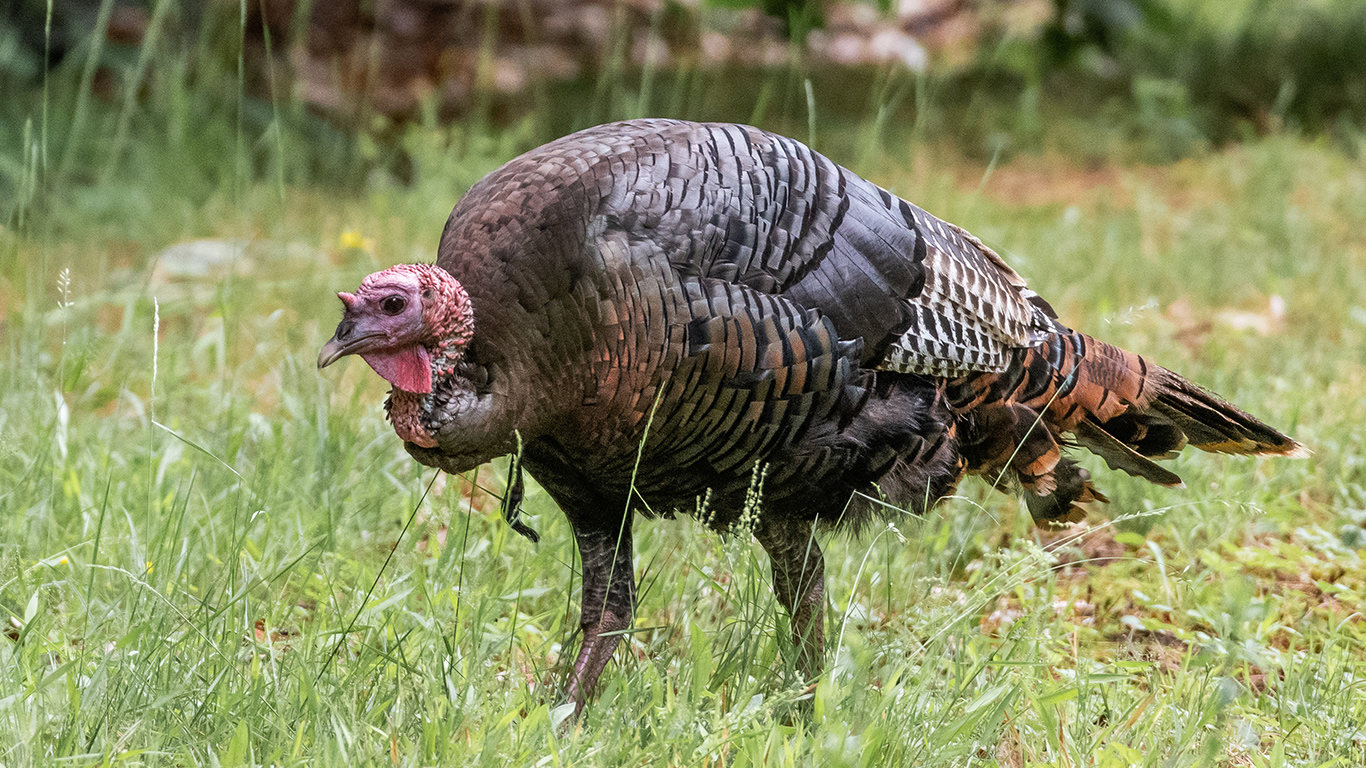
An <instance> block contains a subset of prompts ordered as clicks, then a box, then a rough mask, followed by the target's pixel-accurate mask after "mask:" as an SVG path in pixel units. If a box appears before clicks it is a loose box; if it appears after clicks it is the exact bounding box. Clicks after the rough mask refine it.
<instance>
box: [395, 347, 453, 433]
mask: <svg viewBox="0 0 1366 768" xmlns="http://www.w3.org/2000/svg"><path fill="white" fill-rule="evenodd" d="M450 342H451V340H450V339H444V340H442V341H440V342H437V343H434V344H426V345H424V346H425V347H426V349H427V354H428V356H429V357H430V359H431V366H432V391H431V393H424V392H409V391H407V390H406V389H399V388H398V387H395V388H394V389H393V390H392V391H391V392H390V394H389V420H390V421H391V422H393V425H394V431H395V432H396V433H398V436H399V437H400V438H402V439H403V440H405V441H407V442H410V443H413V444H415V445H420V446H422V447H423V448H435V447H436V445H437V440H436V436H435V435H433V434H432V433H431V431H429V430H428V429H427V426H426V425H425V424H424V423H423V422H424V421H426V418H424V417H427V416H429V415H430V414H431V411H432V403H431V399H430V398H431V397H432V396H433V395H435V394H436V393H437V392H440V391H450V390H460V389H465V388H466V387H465V386H463V384H464V382H460V381H454V379H455V378H456V376H457V374H456V370H457V367H458V366H459V365H460V362H461V359H462V358H463V356H464V355H463V354H462V352H461V351H460V349H461V348H460V347H458V346H455V345H454V344H452V343H450Z"/></svg>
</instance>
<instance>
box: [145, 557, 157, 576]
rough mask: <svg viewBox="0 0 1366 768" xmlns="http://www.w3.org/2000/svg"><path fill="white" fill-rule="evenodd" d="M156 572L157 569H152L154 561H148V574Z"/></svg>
mask: <svg viewBox="0 0 1366 768" xmlns="http://www.w3.org/2000/svg"><path fill="white" fill-rule="evenodd" d="M155 570H156V569H155V568H153V567H152V561H151V560H148V561H147V572H148V573H151V572H152V571H155Z"/></svg>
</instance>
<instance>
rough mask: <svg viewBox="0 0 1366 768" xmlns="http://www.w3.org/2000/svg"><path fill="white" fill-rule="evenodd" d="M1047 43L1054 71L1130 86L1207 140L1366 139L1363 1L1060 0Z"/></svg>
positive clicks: (1142, 103) (1140, 103)
mask: <svg viewBox="0 0 1366 768" xmlns="http://www.w3.org/2000/svg"><path fill="white" fill-rule="evenodd" d="M1054 5H1055V14H1054V17H1053V19H1052V21H1051V22H1050V23H1049V24H1048V26H1047V27H1046V28H1045V30H1044V33H1043V35H1042V37H1041V41H1042V43H1043V45H1042V50H1041V52H1040V53H1041V55H1042V56H1043V57H1045V60H1046V62H1047V64H1048V65H1049V66H1050V67H1052V68H1077V69H1081V70H1083V71H1088V72H1090V73H1092V74H1095V75H1097V76H1100V77H1105V78H1120V79H1123V80H1125V81H1127V82H1128V83H1129V84H1130V87H1131V89H1132V94H1133V100H1134V102H1135V105H1136V106H1137V107H1138V108H1139V109H1140V110H1149V111H1152V110H1153V109H1154V105H1155V103H1157V102H1165V103H1166V104H1168V105H1170V106H1171V107H1174V108H1176V109H1177V110H1178V111H1182V112H1186V113H1188V115H1189V119H1190V120H1191V121H1192V122H1193V123H1194V124H1195V127H1196V128H1197V129H1198V130H1199V131H1200V132H1201V133H1202V134H1203V135H1204V136H1206V137H1207V138H1209V139H1211V140H1214V141H1225V140H1229V139H1234V138H1238V137H1240V136H1242V135H1245V133H1246V131H1247V130H1249V129H1251V130H1254V131H1256V132H1258V133H1265V132H1267V131H1271V130H1277V129H1280V128H1285V127H1293V128H1297V129H1300V130H1304V131H1308V132H1315V133H1317V132H1321V131H1326V130H1336V131H1339V132H1341V131H1358V132H1359V131H1360V129H1361V126H1362V125H1363V124H1364V123H1366V3H1361V2H1359V0H1299V1H1296V2H1278V1H1277V0H1250V1H1249V2H1242V3H1230V2H1221V1H1218V0H1195V1H1187V2H1177V1H1176V0H1054Z"/></svg>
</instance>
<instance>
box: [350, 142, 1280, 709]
mask: <svg viewBox="0 0 1366 768" xmlns="http://www.w3.org/2000/svg"><path fill="white" fill-rule="evenodd" d="M437 267H439V268H440V269H442V270H444V271H445V272H446V273H449V275H450V276H452V277H454V279H455V280H457V281H458V282H459V284H460V285H461V286H463V288H464V290H465V291H466V292H467V293H468V296H469V300H470V302H471V304H472V307H473V337H472V339H471V340H470V341H469V343H468V345H467V346H466V347H465V348H464V352H463V357H462V358H461V359H460V360H459V362H458V364H456V365H454V366H453V369H452V371H453V372H452V373H450V374H442V373H441V372H440V371H438V372H437V373H435V374H434V375H433V377H432V391H431V392H430V394H425V395H424V396H422V399H421V407H420V413H421V416H420V418H421V423H422V426H423V428H424V429H425V430H426V432H427V433H429V434H430V435H432V436H433V442H434V443H435V445H434V446H428V447H423V446H422V445H418V444H416V443H414V442H408V443H407V448H408V450H409V452H410V453H411V454H412V455H413V456H414V457H416V458H417V459H418V460H419V461H421V462H422V463H424V464H428V465H430V466H434V467H439V468H441V469H444V470H446V471H449V472H463V471H466V470H469V469H472V468H474V467H475V466H477V465H479V464H482V463H484V462H486V461H489V460H490V459H493V458H495V457H498V456H502V455H506V454H509V453H512V452H514V451H517V450H518V447H519V445H520V446H521V450H520V456H521V461H522V463H523V465H524V466H525V468H526V469H527V470H528V471H529V472H530V473H531V474H532V476H533V477H535V478H536V480H537V481H538V482H539V483H540V484H541V485H542V486H543V487H544V488H545V489H546V491H547V492H548V493H549V494H550V495H551V496H552V497H553V498H554V499H555V501H556V502H557V504H558V505H559V506H560V507H561V508H562V509H563V510H564V512H565V513H566V515H567V516H568V518H569V520H570V522H571V524H572V527H573V530H574V534H575V538H576V540H577V543H578V546H579V550H580V553H581V556H582V563H583V614H582V618H581V626H582V629H583V633H584V640H583V645H582V648H581V649H580V652H579V654H578V657H577V659H576V662H575V664H574V667H573V669H572V671H571V672H570V673H569V677H568V680H567V695H568V696H569V697H570V698H571V699H573V700H574V701H575V702H576V703H578V704H579V705H580V706H582V703H583V701H584V700H585V698H586V697H587V696H588V695H589V693H590V692H591V690H592V688H593V686H594V685H595V683H596V681H597V679H598V676H599V675H600V673H601V672H602V670H603V668H604V666H605V665H606V663H607V661H608V659H609V658H610V655H611V652H612V648H613V646H614V645H615V643H616V640H617V639H618V637H619V633H620V630H623V629H626V628H627V627H629V624H630V621H631V614H632V610H633V604H634V578H633V571H632V559H631V556H632V548H631V529H632V526H633V523H634V521H635V517H636V515H635V513H641V514H644V515H647V516H648V515H667V514H673V513H677V512H684V513H690V514H696V515H698V516H699V517H701V518H702V519H703V520H705V521H706V522H707V523H708V524H710V525H711V526H713V527H714V528H717V529H719V530H726V529H733V528H734V527H735V526H736V523H737V521H738V520H739V518H740V515H741V514H742V511H743V510H745V509H750V510H754V511H756V512H757V518H756V519H754V520H750V521H746V522H747V525H746V530H749V529H751V528H752V530H753V532H754V534H755V536H756V537H757V538H758V540H759V541H760V543H761V544H762V545H763V546H764V548H765V549H766V550H767V552H768V553H769V555H770V558H771V560H772V564H773V577H774V589H775V592H776V593H777V596H778V599H779V600H780V601H781V603H782V604H783V605H784V607H786V608H787V609H788V610H789V611H790V612H791V613H792V617H793V621H792V628H793V632H794V639H795V644H796V648H797V649H798V655H799V658H798V662H799V666H800V667H801V668H802V669H803V670H804V671H806V672H807V673H809V674H815V673H817V672H818V671H819V669H820V667H821V658H822V654H823V650H822V624H823V606H824V597H823V574H822V564H821V555H820V548H819V546H818V544H817V542H816V538H815V533H814V532H815V530H817V528H819V527H826V526H828V527H846V526H848V527H857V526H858V525H859V524H861V523H863V522H866V521H867V520H869V519H872V518H873V517H875V516H877V515H879V514H888V513H889V512H888V511H889V510H892V512H891V513H892V514H896V513H899V512H897V510H900V509H909V510H911V511H913V512H920V511H923V510H924V509H926V508H928V507H929V506H930V505H932V504H933V503H934V502H935V501H937V500H938V499H940V498H942V497H943V496H945V495H946V494H948V493H950V492H951V491H952V489H953V488H954V487H955V485H956V484H957V483H958V481H959V480H960V479H961V478H962V477H963V476H964V475H965V474H969V473H977V474H983V475H986V476H987V477H988V479H989V480H990V481H991V482H993V483H996V484H998V485H1000V486H1003V487H1004V486H1007V485H1009V486H1011V487H1015V488H1017V489H1019V490H1020V491H1021V492H1022V493H1023V494H1024V495H1025V498H1026V501H1027V502H1028V506H1029V509H1030V511H1031V513H1033V514H1034V516H1035V517H1036V518H1038V519H1044V520H1046V519H1061V518H1068V517H1073V516H1075V515H1076V514H1077V513H1078V510H1079V508H1078V507H1077V506H1076V504H1078V503H1084V502H1086V501H1091V500H1097V499H1099V500H1103V498H1104V497H1103V496H1101V495H1100V494H1099V493H1098V492H1097V491H1096V490H1095V489H1094V488H1093V487H1092V486H1091V484H1090V482H1089V476H1088V475H1087V473H1086V472H1085V470H1082V469H1080V468H1079V467H1078V466H1077V465H1076V464H1075V463H1073V462H1072V461H1071V460H1070V459H1068V458H1066V457H1065V456H1064V455H1063V453H1062V451H1061V446H1063V445H1064V444H1065V443H1064V441H1065V440H1071V441H1075V442H1076V443H1077V444H1080V445H1082V446H1085V447H1087V448H1089V449H1090V450H1092V451H1094V452H1096V453H1099V454H1100V455H1101V456H1103V457H1104V458H1105V460H1106V461H1107V462H1109V464H1110V465H1111V466H1112V467H1115V468H1119V469H1123V470H1125V471H1127V472H1129V473H1130V474H1134V475H1138V476H1142V477H1146V478H1148V479H1150V480H1153V481H1156V482H1159V483H1165V484H1169V485H1174V484H1177V483H1179V478H1177V477H1176V476H1175V475H1173V474H1172V473H1170V472H1169V471H1167V470H1165V469H1163V468H1161V467H1160V466H1158V465H1157V464H1155V463H1154V462H1153V461H1152V460H1151V459H1152V458H1154V457H1163V456H1166V455H1169V454H1171V453H1172V452H1174V451H1177V450H1179V449H1180V448H1181V447H1182V446H1183V445H1185V444H1186V443H1187V442H1190V443H1192V444H1195V445H1196V446H1197V447H1201V448H1203V449H1206V450H1217V451H1223V452H1231V453H1275V454H1294V453H1296V452H1297V451H1299V446H1298V445H1297V444H1296V443H1295V442H1294V441H1292V440H1290V439H1289V438H1288V437H1285V436H1284V435H1281V434H1280V433H1278V432H1276V431H1275V430H1273V429H1271V428H1270V427H1267V426H1265V425H1263V424H1261V423H1260V422H1258V421H1257V420H1256V419H1254V418H1252V417H1251V416H1248V415H1247V414H1245V413H1243V412H1242V411H1240V410H1238V409H1237V408H1235V407H1233V406H1231V405H1229V404H1227V403H1225V402H1224V401H1222V400H1221V399H1219V398H1218V397H1217V396H1215V395H1213V394H1211V393H1209V392H1207V391H1205V390H1203V389H1201V388H1199V387H1198V386H1196V385H1194V384H1192V383H1190V382H1188V381H1186V380H1184V379H1181V378H1180V377H1179V376H1176V374H1173V373H1171V372H1169V371H1166V370H1165V369H1163V368H1160V367H1158V366H1156V365H1153V364H1151V363H1149V362H1148V361H1147V360H1146V359H1144V358H1142V357H1140V356H1139V355H1135V354H1133V353H1129V352H1125V351H1123V350H1119V349H1117V348H1115V347H1111V346H1109V345H1106V344H1103V343H1102V342H1099V341H1096V340H1094V339H1091V338H1089V337H1087V336H1084V335H1083V334H1080V333H1077V332H1075V331H1072V330H1071V329H1068V328H1067V327H1065V326H1063V325H1062V324H1061V323H1060V322H1058V320H1057V319H1056V317H1055V316H1054V313H1053V312H1052V310H1051V309H1050V308H1049V306H1048V304H1047V303H1046V302H1045V301H1043V300H1042V299H1040V298H1039V297H1038V296H1036V295H1035V294H1034V293H1033V292H1032V291H1030V290H1029V289H1028V288H1027V287H1026V286H1025V282H1024V280H1023V279H1021V278H1020V276H1019V275H1017V274H1016V273H1015V272H1014V270H1012V269H1011V268H1010V267H1009V266H1008V265H1006V263H1005V262H1004V261H1002V260H1001V259H1000V258H999V257H998V256H997V255H996V254H995V253H993V252H992V251H991V250H990V249H988V248H987V247H985V246H984V245H983V244H982V243H981V242H980V241H978V240H977V239H976V238H974V237H972V236H971V235H969V234H968V233H966V232H964V231H963V230H961V229H959V228H958V227H955V226H953V225H951V224H948V223H946V222H943V221H940V220H939V219H937V218H935V217H933V216H931V215H930V214H928V213H926V212H925V211H923V210H921V209H920V208H918V207H916V206H914V205H912V204H910V203H908V202H906V201H904V200H901V199H899V198H897V197H896V196H894V195H892V194H890V193H888V192H887V191H885V190H883V189H880V188H879V187H877V186H875V185H874V184H872V183H871V182H868V181H866V180H864V179H861V178H859V177H858V176H856V175H854V174H853V173H851V172H849V171H847V170H845V169H843V168H841V167H839V166H837V165H836V164H834V163H832V162H831V161H829V160H828V159H826V158H824V157H822V156H821V155H819V154H817V153H815V152H813V151H812V150H810V149H809V148H807V147H806V146H804V145H802V144H801V143H799V142H796V141H793V140H791V139H787V138H783V137H780V136H776V135H774V134H770V133H766V132H763V131H760V130H758V129H755V128H749V127H744V126H737V125H728V124H698V123H688V122H677V121H661V120H644V121H633V122H626V123H618V124H613V125H606V126H600V127H598V128H593V129H589V130H587V131H583V132H580V133H577V134H574V135H571V136H568V137H565V138H563V139H560V140H558V141H555V142H553V143H551V144H548V145H545V146H543V147H541V148H539V149H536V150H533V151H532V152H530V153H528V154H526V155H523V156H522V157H519V158H517V159H516V160H513V161H512V162H510V163H508V164H507V165H505V166H503V167H502V168H500V169H499V170H497V171H495V172H493V173H492V174H490V175H489V176H488V177H486V178H485V179H483V180H482V181H480V182H479V183H478V184H476V185H475V186H474V187H473V188H472V189H471V190H470V191H469V193H468V194H467V195H466V196H465V197H464V198H463V199H462V200H461V201H460V202H459V204H458V205H457V206H456V207H455V210H454V211H453V212H452V214H451V217H450V219H449V221H448V222H447V224H446V228H445V231H444V233H443V235H442V238H441V243H440V250H439V256H438V259H437ZM340 333H341V331H340V330H339V334H340ZM396 424H397V421H396ZM747 500H748V501H750V502H751V503H749V504H748V505H747V503H746V502H747Z"/></svg>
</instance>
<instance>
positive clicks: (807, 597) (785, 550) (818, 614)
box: [754, 518, 825, 680]
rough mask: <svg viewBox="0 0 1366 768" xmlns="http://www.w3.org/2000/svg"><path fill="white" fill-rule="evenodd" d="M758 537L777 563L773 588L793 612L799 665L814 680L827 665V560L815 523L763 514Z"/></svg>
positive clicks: (784, 605)
mask: <svg viewBox="0 0 1366 768" xmlns="http://www.w3.org/2000/svg"><path fill="white" fill-rule="evenodd" d="M754 538H756V539H758V540H759V543H760V544H762V545H763V547H764V551H766V552H768V559H769V561H770V562H771V563H772V564H773V592H774V594H776V595H777V596H778V602H779V603H781V604H782V606H783V608H785V609H787V612H788V613H789V614H790V615H791V616H792V643H793V646H794V647H795V648H796V649H797V669H798V670H799V671H800V672H801V673H802V674H803V675H804V676H806V678H807V679H808V680H810V679H812V678H814V677H816V676H817V675H819V674H820V673H821V670H822V669H823V668H824V667H825V560H824V559H823V558H822V557H821V548H820V545H819V544H818V543H817V542H816V536H815V530H814V526H813V525H812V524H811V521H810V520H791V519H788V520H783V519H778V520H766V519H763V518H761V519H760V521H759V525H758V526H757V527H756V528H755V529H754Z"/></svg>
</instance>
